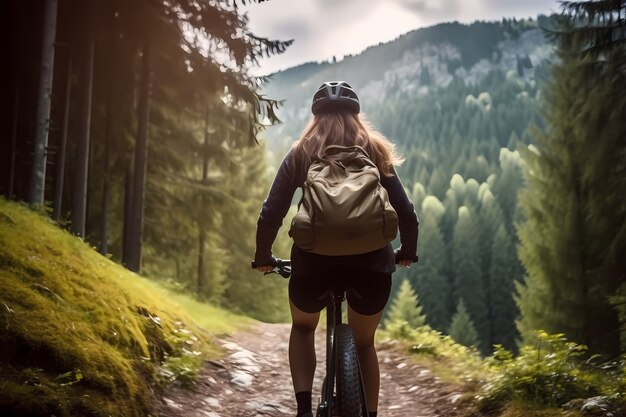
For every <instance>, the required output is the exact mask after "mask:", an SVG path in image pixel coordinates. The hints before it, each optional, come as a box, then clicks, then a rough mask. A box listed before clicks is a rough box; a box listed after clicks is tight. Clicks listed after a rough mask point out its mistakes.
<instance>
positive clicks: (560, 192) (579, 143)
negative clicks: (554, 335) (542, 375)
mask: <svg viewBox="0 0 626 417" xmlns="http://www.w3.org/2000/svg"><path fill="white" fill-rule="evenodd" d="M570 41H571V39H567V38H566V39H564V41H563V42H560V43H559V50H558V52H559V57H560V62H559V63H557V64H555V66H554V67H553V70H552V79H551V82H550V85H549V88H548V89H547V94H546V99H545V103H544V110H545V118H546V121H547V122H548V124H549V126H550V128H549V129H548V130H547V132H545V133H542V132H537V140H538V145H537V147H530V148H529V149H527V150H525V151H524V152H523V157H524V160H525V161H526V167H525V170H524V175H525V178H526V182H527V188H526V189H525V190H524V191H523V193H522V194H521V195H520V201H521V205H522V209H523V212H524V215H525V216H526V219H527V220H526V221H525V222H524V223H523V224H521V225H520V227H519V236H520V240H521V246H520V249H519V256H520V259H521V261H522V263H523V264H524V267H525V269H526V271H527V275H526V277H525V278H526V279H525V282H524V283H523V284H520V285H519V286H518V292H519V297H518V305H519V307H520V311H521V313H522V317H521V319H520V320H519V321H518V328H519V330H520V332H521V334H522V336H524V337H525V338H526V340H528V339H529V338H530V337H531V332H532V330H533V329H544V330H546V331H548V332H562V333H565V334H566V335H567V337H568V338H570V339H572V340H574V341H577V342H580V343H584V344H586V345H588V346H589V347H590V348H591V349H592V351H597V352H604V353H607V354H616V353H617V352H619V331H618V328H619V326H618V320H617V315H616V313H615V311H614V310H613V308H612V307H611V305H610V304H609V297H610V296H612V295H614V294H615V289H616V288H617V286H618V285H619V282H620V280H621V282H623V281H624V278H623V277H624V272H623V271H624V269H623V267H624V265H623V261H620V260H618V258H623V257H621V256H610V255H608V254H609V253H610V252H611V251H612V250H619V251H621V252H622V253H623V251H624V248H625V246H624V243H625V240H624V238H623V237H620V233H621V232H620V229H621V230H624V228H623V225H624V222H623V218H624V208H623V198H621V197H617V196H616V194H615V188H613V187H615V183H613V184H611V185H609V184H610V183H611V182H612V180H611V179H610V178H611V177H612V176H611V174H613V175H614V174H615V173H616V172H619V170H622V172H623V166H624V165H623V159H622V158H623V153H621V155H622V156H621V157H620V156H616V155H619V154H620V152H619V151H618V150H619V149H622V150H623V149H624V145H623V137H624V128H623V127H621V128H620V127H619V126H623V122H620V121H619V119H620V116H617V115H618V114H620V113H619V112H616V108H621V109H624V99H623V97H622V96H616V95H615V92H614V91H613V90H612V88H611V87H610V86H607V85H606V81H605V79H604V78H602V79H599V78H593V77H590V73H589V71H588V70H587V69H588V68H589V66H588V65H586V61H585V59H581V58H580V56H579V55H577V54H574V53H573V52H574V51H577V50H580V48H581V45H580V44H576V43H572V42H570ZM607 58H608V60H609V61H608V64H607V66H606V67H605V68H604V69H601V70H600V71H601V72H604V71H606V73H605V74H604V75H605V76H606V77H608V78H607V79H613V80H617V79H619V78H616V77H621V79H622V80H623V79H624V78H623V77H624V73H623V70H619V69H618V68H620V66H619V64H618V65H613V64H614V63H615V62H611V56H610V55H609V56H607ZM597 70H599V69H598V68H597V67H594V71H597ZM603 133H604V134H603ZM617 137H620V138H622V139H621V140H617ZM605 139H606V141H605ZM616 140H617V141H616ZM609 173H611V174H609ZM607 174H609V175H607ZM618 177H619V176H618ZM621 178H623V177H621ZM607 183H609V184H607ZM607 186H608V187H607ZM610 189H611V190H612V191H610ZM613 196H615V197H613ZM616 199H621V201H622V203H621V204H620V203H617V200H616ZM620 218H621V219H622V220H619V219H620ZM616 225H619V227H618V228H617V230H616ZM617 248H620V249H617ZM615 253H617V252H615ZM620 262H621V266H620ZM620 277H621V278H620Z"/></svg>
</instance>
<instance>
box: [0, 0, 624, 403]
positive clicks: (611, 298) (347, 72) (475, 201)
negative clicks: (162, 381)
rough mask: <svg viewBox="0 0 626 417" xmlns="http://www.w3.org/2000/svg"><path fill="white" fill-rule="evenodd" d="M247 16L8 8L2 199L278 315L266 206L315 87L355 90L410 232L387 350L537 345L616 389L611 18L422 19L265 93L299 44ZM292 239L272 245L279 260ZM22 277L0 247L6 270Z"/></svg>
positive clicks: (50, 5) (130, 265)
mask: <svg viewBox="0 0 626 417" xmlns="http://www.w3.org/2000/svg"><path fill="white" fill-rule="evenodd" d="M262 2H263V0H259V1H258V2H254V1H248V2H246V1H244V0H233V1H217V2H207V1H187V0H172V1H165V2H157V1H153V0H137V1H132V2H129V1H124V0H107V1H98V0H80V1H79V0H45V1H43V0H42V1H34V0H32V1H31V0H29V1H26V2H17V1H11V2H7V3H6V5H4V9H5V12H6V17H7V18H6V22H7V24H6V25H5V26H4V28H3V31H4V34H5V44H6V45H7V46H8V51H7V52H8V55H9V59H8V60H7V61H6V62H7V64H8V65H7V73H6V76H5V77H3V78H2V81H1V83H2V91H3V94H2V102H1V104H0V105H1V106H2V111H1V112H0V114H1V116H0V195H1V196H2V197H0V199H1V200H2V201H3V203H4V201H14V202H17V203H19V204H22V205H24V206H26V207H28V208H29V210H32V211H35V212H38V213H40V214H41V215H43V216H45V217H46V218H48V219H49V221H50V222H51V223H53V224H55V225H57V226H58V227H60V228H62V229H64V230H66V231H67V232H69V233H70V234H71V235H73V236H76V237H77V238H79V239H80V240H82V241H84V242H85V243H87V244H88V245H89V246H90V247H92V248H93V250H94V251H97V252H98V253H99V254H101V255H102V256H104V257H105V258H108V259H110V260H112V261H113V262H115V263H116V264H119V265H121V266H123V267H124V268H126V269H127V270H129V271H131V272H133V273H135V274H139V275H142V276H143V277H147V278H148V279H149V280H150V281H152V282H157V283H158V284H159V285H162V286H163V287H165V288H167V289H168V290H170V291H172V292H174V293H177V294H183V295H184V296H189V297H191V298H193V299H194V300H195V301H198V302H200V303H202V304H204V305H210V306H216V307H220V308H224V309H225V310H228V311H229V312H231V313H233V314H242V315H246V316H249V317H252V318H254V319H257V320H261V321H264V322H286V321H288V320H289V315H288V304H287V303H286V302H285V300H286V294H287V283H286V281H285V280H279V279H269V278H267V279H265V278H260V276H259V274H258V273H256V271H253V270H251V268H250V261H251V260H252V257H253V255H254V250H255V246H254V245H255V241H254V234H255V228H256V221H257V218H258V213H259V209H260V207H261V205H262V202H263V200H264V198H265V197H266V194H267V192H268V189H269V187H270V185H271V181H272V178H273V174H274V173H275V170H276V168H277V166H278V164H279V162H280V159H281V158H282V156H283V155H284V154H285V152H286V151H287V149H288V148H289V146H290V144H291V143H292V142H293V141H294V140H296V139H297V138H298V135H299V134H300V132H301V131H302V129H303V127H304V123H305V122H306V120H307V119H308V117H309V114H308V106H309V100H310V97H309V96H310V94H309V93H310V92H312V91H313V90H312V89H314V88H315V87H316V86H317V85H316V84H318V83H321V82H323V81H325V80H326V79H340V78H345V79H350V80H353V81H351V82H353V83H354V85H356V87H357V91H361V90H362V91H363V98H364V109H365V116H366V117H367V119H369V120H370V121H371V122H372V123H373V124H374V125H375V126H376V127H377V128H378V129H379V130H380V132H382V133H383V134H384V135H386V136H387V137H389V138H390V139H392V141H393V142H394V143H396V145H397V148H398V150H399V151H400V153H401V154H402V155H403V157H404V159H405V161H404V163H403V164H402V165H400V166H399V167H398V172H399V175H400V177H401V180H402V182H403V185H404V186H405V189H406V190H407V194H408V195H409V197H410V199H411V200H412V202H413V203H414V205H415V208H416V211H417V213H418V216H419V218H420V235H419V242H418V254H419V258H420V261H419V263H418V264H416V265H414V266H413V267H411V268H410V269H406V270H399V271H398V272H397V273H396V274H395V275H394V285H393V292H392V301H393V302H392V301H390V303H389V308H388V309H387V311H386V315H385V321H384V322H383V327H385V328H386V330H387V332H388V334H391V335H396V336H394V337H397V338H401V337H405V336H406V335H407V334H412V335H414V336H415V334H414V333H411V332H414V331H417V330H416V329H419V331H425V332H427V333H423V334H420V335H421V336H415V337H424V338H427V337H433V336H432V335H433V334H436V335H437V336H436V337H440V336H441V337H445V336H448V335H449V336H450V337H451V339H452V340H454V341H456V342H457V343H459V344H461V345H464V346H466V347H468V348H470V349H474V350H475V351H476V352H478V353H479V354H480V356H481V357H483V358H489V357H491V358H502V357H505V356H506V355H511V357H509V356H506V358H508V359H506V360H503V361H502V362H501V363H509V362H511V361H514V359H513V355H517V354H519V355H520V356H519V357H520V358H524V357H525V356H524V355H526V354H527V353H528V352H527V351H525V350H524V349H525V347H527V346H532V345H533V344H537V343H539V342H537V340H538V332H540V333H539V334H543V335H544V336H540V339H541V337H543V339H542V340H544V341H545V340H548V341H551V343H552V342H553V343H557V342H559V343H560V342H561V341H562V340H567V341H569V342H572V343H573V344H576V346H585V352H587V349H588V352H587V353H585V355H587V356H586V358H593V359H594V360H597V361H599V362H600V366H602V364H608V363H611V364H614V363H615V362H613V361H616V360H617V361H621V362H619V363H620V365H616V366H617V368H618V369H619V372H621V373H619V375H620V376H619V377H618V379H619V378H621V379H619V381H621V382H620V383H621V384H622V385H620V388H615V392H618V393H619V392H621V393H622V394H623V391H619V390H620V389H623V387H624V386H626V384H625V383H624V381H626V376H625V375H626V374H624V352H625V351H626V257H625V256H624V254H625V253H626V199H625V198H624V196H626V140H625V138H626V123H624V120H623V115H624V114H626V94H625V93H626V42H625V40H626V2H624V1H623V0H618V1H614V0H597V1H572V2H561V3H562V13H560V14H554V15H552V16H539V17H538V18H537V19H527V20H515V19H503V20H502V21H500V22H476V23H474V24H469V25H462V24H458V23H449V24H442V25H437V26H433V27H430V28H424V29H420V30H418V31H415V32H411V33H409V34H407V35H405V36H401V37H399V38H398V39H396V40H395V41H393V42H390V43H388V44H380V45H378V46H375V47H372V48H370V49H368V50H366V51H364V52H363V53H361V54H358V55H355V56H346V57H344V58H343V59H342V60H340V61H339V62H336V60H335V62H320V63H307V64H303V65H301V66H299V67H295V68H292V69H288V70H285V71H282V72H279V73H276V74H272V75H270V76H265V77H259V76H253V75H252V71H251V70H252V68H254V67H255V66H257V65H258V63H259V59H260V58H262V57H269V56H272V55H276V54H281V53H283V52H285V51H286V50H287V48H289V46H290V45H291V43H292V42H293V40H274V39H267V38H264V37H262V36H258V35H256V34H254V33H252V32H250V30H249V29H248V21H247V17H246V15H245V14H244V13H242V12H241V10H240V8H241V6H242V5H245V4H246V3H262ZM256 6H257V7H260V6H261V5H260V4H256ZM538 36H539V37H540V38H538ZM538 39H541V41H538ZM389 63H391V65H389ZM296 86H305V87H307V88H295V87H296ZM359 87H361V90H359ZM305 93H306V94H305ZM368 100H369V101H368ZM296 204H297V200H296V201H294V206H293V207H292V211H291V212H290V214H291V215H292V214H293V212H294V211H295V208H296V207H295V206H296ZM0 214H1V213H0ZM3 222H5V223H6V222H9V223H10V222H11V220H6V221H5V220H3V219H2V218H0V225H3V224H5V223H3ZM284 223H285V224H288V223H289V219H286V220H285V222H284ZM7 224H8V223H7ZM3 227H4V226H3ZM1 236H5V237H6V236H8V235H1ZM7 242H8V241H7ZM290 246H291V241H290V239H289V238H288V236H287V234H286V231H285V230H282V231H281V233H280V235H279V237H278V239H277V241H276V242H275V244H274V254H275V255H276V256H280V257H287V256H289V255H288V254H289V249H290ZM7 247H9V245H8V244H7ZM15 262H16V261H15V259H12V258H11V257H10V256H9V255H7V254H3V253H0V269H2V270H5V271H10V270H12V269H13V268H16V267H15V265H16V263H15ZM26 271H28V269H26ZM129 276H130V275H129ZM0 280H2V281H5V280H7V282H8V278H7V275H2V274H1V273H0ZM7 285H8V286H10V284H7ZM2 288H5V287H2ZM7 288H8V287H7ZM6 297H8V295H7V296H6ZM6 299H9V298H6ZM0 302H2V304H4V306H5V307H6V309H7V310H8V311H10V310H11V309H10V308H9V307H8V305H7V304H6V302H5V294H0ZM403 306H404V307H403ZM3 314H5V313H3ZM403 322H404V323H405V324H408V325H409V327H410V328H411V330H410V331H409V330H406V328H403V327H402V326H400V327H398V326H399V325H398V323H403ZM7 323H8V321H7ZM398 329H400V330H398ZM402 329H404V330H402ZM7 331H8V325H7ZM394 332H395V333H394ZM407 332H408V333H407ZM428 332H432V333H428ZM541 332H543V333H541ZM7 334H8V333H7ZM550 335H558V336H550ZM7 337H8V336H7ZM551 337H552V338H551ZM561 337H563V339H561ZM4 338H5V336H2V335H0V340H1V341H4V340H5V339H4ZM7 340H8V339H7ZM446 340H447V339H446ZM555 341H556V342H555ZM567 346H573V345H567ZM3 352H4V351H3V350H0V354H3ZM503 352H506V353H503ZM0 359H2V358H0ZM153 359H154V358H153ZM487 360H489V359H487ZM507 360H508V361H509V362H506V361H507ZM611 366H613V365H611ZM512 367H513V365H511V368H512ZM0 369H2V367H1V366H0ZM611 389H613V388H611ZM498 395H499V394H498ZM555 401H556V400H555ZM557 402H558V401H557ZM129 415H132V414H129ZM137 415H140V414H137Z"/></svg>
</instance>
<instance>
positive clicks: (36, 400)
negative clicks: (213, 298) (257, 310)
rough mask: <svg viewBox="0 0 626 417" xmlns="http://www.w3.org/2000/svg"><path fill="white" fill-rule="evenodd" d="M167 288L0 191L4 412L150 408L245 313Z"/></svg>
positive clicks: (187, 378) (191, 372)
mask: <svg viewBox="0 0 626 417" xmlns="http://www.w3.org/2000/svg"><path fill="white" fill-rule="evenodd" d="M171 296H172V295H171V294H170V293H168V292H167V291H166V290H164V289H162V288H159V287H158V286H157V285H156V284H154V283H152V282H150V281H149V280H147V279H145V278H142V277H140V276H138V275H136V274H133V273H131V272H129V271H127V270H126V269H124V268H123V267H121V266H119V265H117V264H116V263H114V262H112V261H111V260H109V259H107V258H106V257H103V256H101V255H99V254H98V253H96V251H94V250H93V249H92V248H90V247H89V246H88V245H87V244H85V243H84V242H83V241H81V240H80V239H78V238H76V237H74V236H72V235H70V234H69V233H67V232H65V231H64V230H62V229H60V228H58V227H56V225H55V224H53V222H52V221H51V220H49V219H48V218H47V217H45V216H42V215H39V214H37V213H34V212H33V211H32V210H30V209H28V208H27V207H24V206H21V205H19V204H15V203H11V202H7V201H6V200H4V199H1V198H0V415H29V416H50V415H55V416H57V417H61V416H109V415H110V416H146V415H149V413H150V410H151V403H152V400H153V396H154V391H155V389H157V390H158V387H159V386H164V385H166V384H169V383H172V382H182V383H193V378H194V376H195V373H196V371H197V369H198V367H199V366H200V364H201V363H202V361H203V359H204V358H206V357H208V356H213V355H215V354H216V353H217V348H216V347H214V346H212V345H211V343H210V338H211V332H213V333H220V332H228V331H230V330H232V329H234V327H235V325H234V324H233V323H238V322H242V320H243V318H240V317H235V316H233V315H230V314H228V313H226V312H224V311H221V310H218V309H216V308H211V307H208V306H206V305H204V307H203V305H200V303H197V302H196V303H194V302H193V301H192V300H191V299H190V298H189V297H185V296H182V295H177V296H176V301H173V300H172V298H171ZM187 306H190V308H189V311H188V312H187V311H185V310H186V309H187ZM209 317H210V319H209ZM207 329H208V330H207Z"/></svg>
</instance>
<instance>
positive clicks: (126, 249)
mask: <svg viewBox="0 0 626 417" xmlns="http://www.w3.org/2000/svg"><path fill="white" fill-rule="evenodd" d="M132 207H133V176H132V174H131V169H130V168H129V169H128V171H127V172H126V179H125V181H124V226H123V227H124V230H123V236H122V265H124V266H125V267H126V268H128V262H129V259H130V233H131V224H132V221H131V216H132Z"/></svg>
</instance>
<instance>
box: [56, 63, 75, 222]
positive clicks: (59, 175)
mask: <svg viewBox="0 0 626 417" xmlns="http://www.w3.org/2000/svg"><path fill="white" fill-rule="evenodd" d="M71 94H72V56H71V55H69V56H68V59H67V77H66V79H65V95H64V98H63V100H64V102H63V125H62V126H61V139H60V141H59V149H58V151H57V154H56V158H55V159H56V175H55V181H54V213H53V218H54V220H56V221H59V220H61V209H62V207H63V182H64V179H65V155H66V149H67V130H68V127H69V121H70V99H71Z"/></svg>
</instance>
